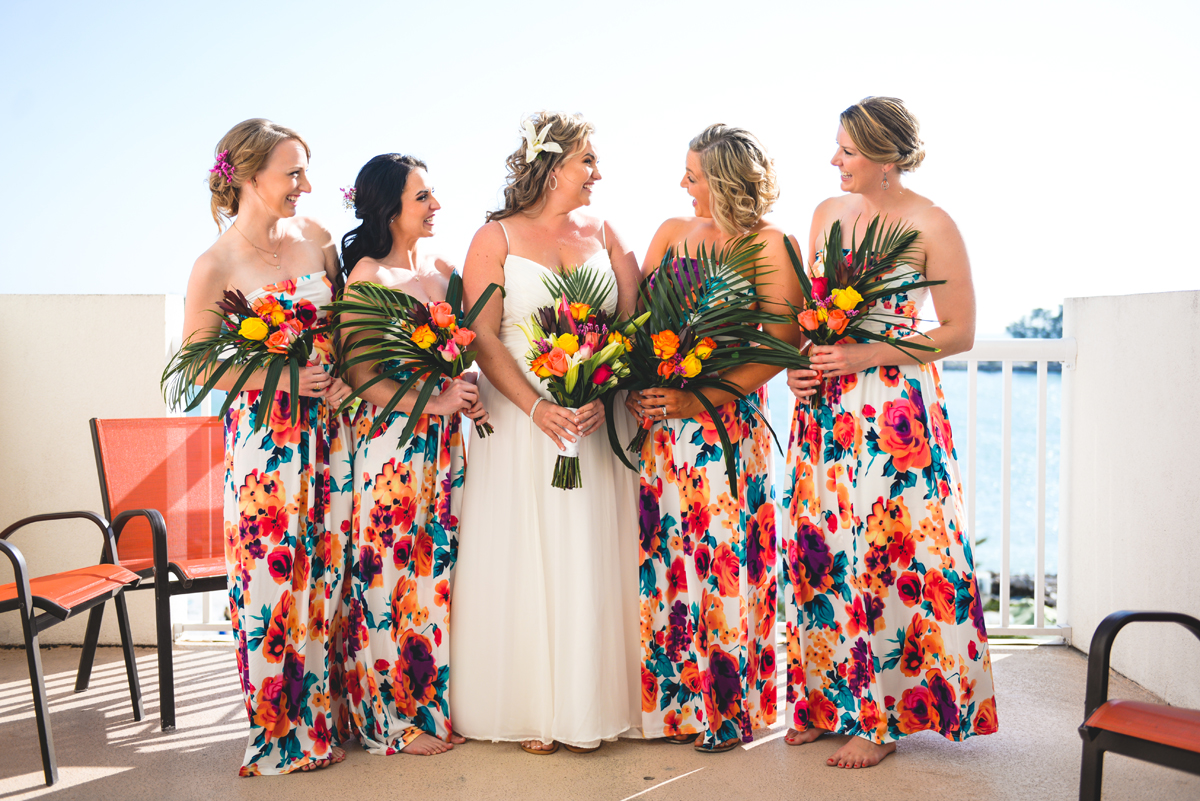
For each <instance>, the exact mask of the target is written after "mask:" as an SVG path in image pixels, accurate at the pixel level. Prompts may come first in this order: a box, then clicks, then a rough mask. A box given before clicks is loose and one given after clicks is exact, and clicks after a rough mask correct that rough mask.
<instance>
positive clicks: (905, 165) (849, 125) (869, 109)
mask: <svg viewBox="0 0 1200 801" xmlns="http://www.w3.org/2000/svg"><path fill="white" fill-rule="evenodd" d="M840 121H841V123H842V128H844V129H845V130H846V133H848V134H849V135H850V139H851V140H852V141H853V142H854V144H855V146H857V147H858V151H859V152H860V153H862V154H863V155H864V156H866V157H867V158H868V159H870V160H871V161H873V162H875V163H876V164H895V165H896V169H898V170H900V172H911V171H913V170H915V169H916V168H917V167H920V166H921V162H922V161H924V160H925V143H924V142H922V141H921V123H919V122H917V118H916V117H914V116H913V114H912V112H911V111H909V110H908V108H907V107H906V106H905V105H904V101H903V100H901V99H900V98H898V97H864V98H863V99H862V100H860V101H858V102H857V103H855V104H854V105H853V106H851V107H850V108H848V109H846V110H845V111H843V112H842V116H841V120H840Z"/></svg>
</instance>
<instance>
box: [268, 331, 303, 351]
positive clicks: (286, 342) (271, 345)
mask: <svg viewBox="0 0 1200 801" xmlns="http://www.w3.org/2000/svg"><path fill="white" fill-rule="evenodd" d="M295 338H296V337H295V335H294V334H293V333H292V330H291V329H290V328H286V327H285V328H280V329H279V330H278V331H276V332H275V333H274V334H271V336H269V337H267V350H269V351H271V353H287V351H288V348H289V347H290V346H291V344H292V340H294V339H295Z"/></svg>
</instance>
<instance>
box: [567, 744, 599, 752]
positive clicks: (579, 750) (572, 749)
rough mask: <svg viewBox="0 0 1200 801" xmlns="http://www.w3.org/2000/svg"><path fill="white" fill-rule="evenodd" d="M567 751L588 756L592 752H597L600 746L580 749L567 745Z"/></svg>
mask: <svg viewBox="0 0 1200 801" xmlns="http://www.w3.org/2000/svg"><path fill="white" fill-rule="evenodd" d="M567 750H568V751H570V752H571V753H572V754H590V753H592V752H593V751H599V750H600V746H598V745H594V746H592V747H591V748H580V747H579V746H577V745H568V746H567Z"/></svg>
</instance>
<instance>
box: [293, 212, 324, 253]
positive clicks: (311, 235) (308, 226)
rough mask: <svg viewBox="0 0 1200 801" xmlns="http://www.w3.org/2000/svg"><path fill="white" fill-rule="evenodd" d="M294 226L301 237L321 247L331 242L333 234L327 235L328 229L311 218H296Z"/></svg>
mask: <svg viewBox="0 0 1200 801" xmlns="http://www.w3.org/2000/svg"><path fill="white" fill-rule="evenodd" d="M295 225H296V228H297V230H299V231H300V235H301V236H302V237H304V238H305V239H307V240H309V241H310V242H314V243H316V244H317V245H320V246H321V247H324V246H325V245H328V244H329V243H330V242H332V241H333V234H331V233H329V229H328V228H326V227H325V226H324V225H323V224H321V223H320V222H319V221H318V220H316V219H314V218H312V217H296V218H295Z"/></svg>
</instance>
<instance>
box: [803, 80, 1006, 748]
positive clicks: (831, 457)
mask: <svg viewBox="0 0 1200 801" xmlns="http://www.w3.org/2000/svg"><path fill="white" fill-rule="evenodd" d="M924 157H925V151H924V148H923V147H922V142H921V139H920V135H919V129H918V126H917V120H916V118H915V117H913V115H912V114H911V113H910V112H909V110H908V109H907V108H905V106H904V104H903V103H902V102H901V101H900V100H897V99H895V98H890V97H868V98H866V99H864V100H862V101H861V102H859V103H855V104H854V105H853V106H851V107H850V108H848V109H846V110H845V111H843V112H842V115H841V125H840V126H839V127H838V130H837V150H836V152H835V153H834V156H833V159H832V162H831V163H832V164H833V166H835V167H837V168H838V172H839V174H840V176H841V189H842V191H843V192H847V193H848V194H845V195H841V196H838V197H833V198H829V199H828V200H826V201H825V202H823V203H822V204H821V205H820V206H818V207H817V210H816V214H815V215H814V217H813V223H812V232H811V235H810V239H809V243H808V254H809V263H810V264H811V263H813V262H814V260H816V259H819V258H823V257H824V254H821V253H820V252H819V251H818V247H819V246H820V245H821V244H823V242H824V237H825V234H826V233H827V232H828V230H829V227H830V226H831V225H832V224H833V222H834V221H835V220H841V225H842V229H843V230H844V231H847V233H849V231H852V230H853V231H856V233H857V234H858V236H859V238H861V236H862V233H863V230H864V229H865V227H866V226H867V224H868V223H869V222H870V220H871V219H872V218H873V217H874V216H875V215H876V214H882V215H885V216H886V217H887V219H888V220H889V221H892V222H898V221H904V222H907V223H909V224H911V225H912V226H913V227H915V228H916V229H917V230H919V231H920V232H921V237H920V239H918V240H917V253H916V256H915V258H914V259H913V260H912V262H911V263H910V264H904V265H900V266H899V267H897V268H896V269H897V270H898V271H903V272H905V273H907V275H908V277H909V278H910V280H911V281H918V280H921V277H922V276H924V277H925V278H927V279H932V280H944V281H945V282H946V283H944V284H942V285H939V286H935V287H933V288H932V289H931V290H927V289H918V290H914V291H911V292H905V291H903V290H900V291H898V292H897V293H896V295H894V296H891V297H888V298H884V299H883V300H882V302H883V303H884V307H885V308H889V309H894V312H895V313H894V314H893V315H891V317H890V319H888V320H887V321H886V323H885V324H882V325H881V326H879V329H878V330H879V331H880V333H883V332H896V333H897V335H901V336H902V335H903V334H905V333H907V332H908V331H910V330H911V329H913V328H914V327H915V325H916V322H917V315H918V314H919V310H920V307H921V304H922V301H923V300H924V298H925V295H926V293H928V294H929V295H931V296H932V298H933V304H934V307H935V310H936V313H937V315H936V316H937V319H938V320H939V321H940V325H939V326H938V327H937V328H934V329H932V330H930V331H928V332H927V333H928V335H929V337H930V338H931V339H932V340H933V341H932V343H929V342H928V340H924V339H920V340H918V341H919V342H924V343H928V344H932V345H935V346H936V347H938V348H939V349H940V350H941V352H940V353H939V354H937V356H938V358H945V357H947V356H952V355H953V354H955V353H961V352H963V351H966V350H969V349H970V348H971V346H972V344H973V342H974V337H975V293H974V289H973V288H972V285H971V268H970V263H969V262H968V260H967V251H966V247H965V246H964V244H963V240H962V236H960V235H959V232H958V228H957V227H956V226H955V225H954V221H953V220H951V219H950V217H949V215H947V214H946V212H945V211H943V210H942V209H941V208H940V207H938V206H936V205H935V204H934V203H933V201H931V200H929V199H928V198H925V197H923V196H921V195H919V194H917V193H916V192H914V191H912V190H911V189H907V188H905V186H904V174H905V173H908V172H911V171H912V170H915V169H916V168H917V167H918V166H920V164H921V161H922V159H924ZM848 239H849V237H848V236H847V240H848ZM812 361H813V364H814V366H816V367H818V369H820V371H821V372H822V374H823V378H824V383H823V385H822V386H821V387H820V390H819V391H818V392H817V393H816V395H815V396H814V387H816V386H817V382H816V381H814V380H813V375H814V374H813V372H812V371H808V370H792V371H789V373H788V385H789V386H790V387H791V388H792V391H793V392H794V393H795V395H796V396H797V397H798V398H801V400H800V402H798V403H797V404H796V408H795V414H794V417H793V421H792V433H791V441H790V443H789V447H788V473H789V475H788V477H787V486H788V487H789V489H788V491H787V494H786V496H785V499H784V502H785V506H786V507H787V512H788V517H789V524H790V525H789V526H788V529H789V532H790V536H788V538H787V540H786V544H785V552H786V555H785V559H786V563H787V570H786V578H785V582H786V584H785V588H784V602H785V606H786V608H787V653H788V689H787V700H788V707H789V712H790V713H791V719H790V722H791V725H792V727H793V728H792V730H791V731H789V732H788V735H787V738H786V740H787V742H788V743H789V744H790V745H800V744H803V743H809V742H812V741H813V740H815V739H817V738H818V737H820V736H821V735H822V734H825V733H827V732H835V733H837V734H847V735H852V736H851V737H850V738H849V739H848V741H847V742H846V743H845V744H843V745H842V746H841V747H840V748H839V749H838V751H837V752H836V753H835V754H834V755H833V756H831V757H830V758H829V759H828V760H827V761H828V764H830V765H836V766H838V767H842V768H862V767H869V766H871V765H875V764H877V763H878V762H879V761H880V760H881V759H883V758H884V757H886V756H887V755H888V754H890V753H892V752H894V751H895V750H896V742H897V740H899V739H900V738H901V737H904V736H905V735H908V734H912V733H913V732H917V731H924V730H927V729H928V730H932V731H936V732H939V733H940V734H942V735H943V736H944V737H946V738H947V739H950V740H962V739H965V738H966V737H970V736H971V735H974V734H991V733H993V732H995V731H996V703H995V699H994V691H993V688H992V669H991V658H990V656H989V654H988V646H987V632H986V630H985V628H984V624H983V610H982V608H981V606H980V600H979V591H978V588H977V586H976V584H975V574H974V567H973V565H972V562H971V548H970V540H969V538H968V536H967V532H966V531H964V530H963V523H964V519H963V506H962V485H961V482H960V480H959V476H958V466H957V463H956V461H955V455H954V444H953V442H952V441H951V435H950V424H949V423H948V422H947V417H946V404H945V400H944V398H943V396H942V389H941V385H940V383H939V380H938V371H937V367H936V366H935V365H934V364H921V363H920V362H918V361H917V359H916V358H914V357H912V356H909V355H907V354H905V353H901V352H900V351H898V350H896V349H895V348H892V347H891V346H889V345H887V344H884V343H873V342H847V343H845V344H840V345H832V346H817V347H814V348H813V350H812Z"/></svg>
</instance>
